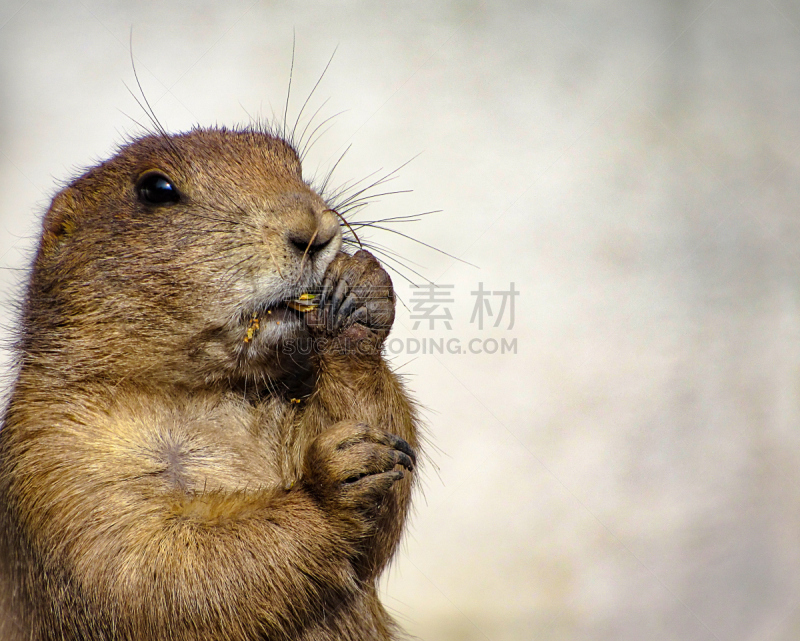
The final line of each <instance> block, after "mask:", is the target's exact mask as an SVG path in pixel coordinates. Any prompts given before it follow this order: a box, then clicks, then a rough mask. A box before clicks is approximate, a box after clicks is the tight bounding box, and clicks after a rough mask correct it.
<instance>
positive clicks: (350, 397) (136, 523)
mask: <svg viewBox="0 0 800 641" xmlns="http://www.w3.org/2000/svg"><path fill="white" fill-rule="evenodd" d="M153 170H157V171H158V172H160V173H162V174H164V175H165V176H167V177H169V178H170V179H171V181H172V182H173V184H174V185H175V186H177V188H178V190H179V191H180V193H181V201H180V202H178V203H169V204H166V205H158V206H153V205H152V204H147V203H144V202H143V201H142V198H141V195H140V193H139V192H138V191H137V181H139V180H140V177H142V176H143V175H145V174H147V172H149V171H153ZM304 244H305V245H306V250H305V251H301V249H302V245H304ZM340 247H341V230H340V226H339V221H338V218H337V217H336V214H335V213H334V212H332V211H331V210H329V209H328V206H327V205H326V203H325V202H324V201H323V199H322V198H321V197H320V196H319V195H317V194H316V193H315V192H314V191H313V190H312V189H311V188H310V187H309V186H308V185H307V184H306V183H305V182H304V181H303V178H302V175H301V170H300V164H299V161H298V159H297V155H296V153H295V152H294V150H293V149H292V148H291V147H290V146H289V145H288V144H287V143H285V142H284V141H282V140H280V139H279V138H277V137H274V136H272V135H270V134H267V133H262V132H258V131H230V130H224V129H220V130H195V131H193V132H191V133H188V134H181V135H176V136H170V137H167V136H155V135H154V136H148V137H145V138H142V139H139V140H136V141H134V142H132V143H130V144H128V145H126V146H125V147H123V148H122V149H121V150H120V151H119V153H118V154H117V155H116V156H114V157H113V158H111V159H110V160H108V161H106V162H104V163H102V164H100V165H99V166H97V167H95V168H93V169H91V170H89V171H88V172H86V173H85V174H84V175H83V176H81V177H80V178H78V179H77V180H75V181H74V182H72V183H71V184H70V185H69V186H67V187H66V188H65V189H64V190H63V191H61V193H59V194H58V195H57V196H56V197H55V198H54V200H53V203H52V206H51V208H50V210H49V211H48V213H47V215H46V217H45V221H44V229H43V235H42V239H41V243H40V247H39V250H38V253H37V255H36V258H35V261H34V265H33V269H32V274H31V279H30V284H29V288H28V292H27V296H26V298H25V301H24V303H23V308H22V313H21V322H20V334H19V341H18V376H17V380H16V382H15V385H14V388H13V390H12V394H11V398H10V402H9V405H8V408H7V411H6V415H5V419H4V424H3V427H2V430H1V431H0V571H2V576H1V577H0V581H1V582H2V583H0V638H2V639H3V640H6V639H9V640H22V639H26V640H27V639H33V640H38V641H44V640H47V639H59V640H76V641H77V640H94V639H97V640H99V639H103V640H112V639H113V640H117V639H119V640H122V639H126V640H128V639H129V640H133V639H136V640H141V641H146V640H156V639H158V640H163V639H173V640H175V641H188V640H195V639H197V640H199V639H205V640H211V639H220V640H222V639H225V640H226V641H240V640H241V641H245V640H253V639H303V640H307V641H311V640H323V639H341V640H344V639H347V640H356V639H358V640H361V639H392V638H396V634H397V633H396V631H395V626H394V623H393V622H392V620H391V619H390V617H389V616H388V615H387V614H386V612H385V611H384V609H383V607H382V606H381V604H380V602H379V600H378V597H377V594H376V588H375V581H376V579H377V577H378V576H379V575H380V573H381V571H382V570H383V569H384V568H385V566H386V564H387V562H388V561H389V559H390V558H391V556H392V554H393V552H394V550H395V549H396V547H397V544H398V541H399V538H400V534H401V530H402V527H403V522H404V520H405V517H406V513H407V510H408V506H409V495H410V492H411V488H412V477H413V476H414V475H413V474H412V473H411V471H410V470H411V469H412V468H413V459H414V454H413V451H412V450H411V449H410V448H416V447H417V445H418V443H417V436H416V428H415V417H414V411H413V408H412V405H411V404H410V402H409V400H408V398H407V397H406V395H405V393H404V391H403V389H402V387H401V385H400V383H399V382H398V380H397V378H396V377H395V376H394V375H393V374H392V372H391V371H390V370H389V368H388V367H387V365H386V363H385V362H384V360H383V359H382V357H381V352H380V348H381V345H382V343H383V341H384V339H385V338H386V335H387V334H388V331H389V328H390V327H391V324H392V321H393V318H394V295H393V293H392V291H391V281H390V279H389V277H388V275H387V274H386V273H385V272H384V271H383V269H382V268H381V267H380V265H379V264H378V263H377V261H376V260H375V259H374V258H372V256H371V255H370V254H368V253H367V252H358V253H357V254H356V255H354V256H349V255H346V254H344V253H342V252H341V251H340ZM323 284H324V286H325V288H326V289H325V291H327V292H329V293H331V292H337V291H338V293H339V294H343V295H345V296H346V297H347V301H348V303H347V304H342V306H341V308H340V309H339V311H338V312H337V311H335V308H334V307H332V306H331V305H333V303H331V304H330V305H325V306H323V307H321V308H320V309H318V310H316V311H314V312H311V313H310V314H307V315H305V316H302V315H301V314H298V313H293V312H289V311H287V310H286V309H285V308H281V307H274V306H275V305H277V304H278V303H280V302H281V301H285V300H288V299H291V298H294V297H297V296H298V295H299V294H301V293H303V292H306V291H310V290H313V289H314V288H319V287H322V286H323ZM331 295H333V294H331ZM330 300H333V299H332V298H331V299H330ZM269 307H271V308H272V309H271V310H270V311H271V312H272V313H271V314H267V308H269ZM254 316H255V317H257V318H258V319H259V321H258V323H257V326H256V327H255V328H254V325H253V323H254V321H253V320H252V319H253V317H254ZM278 321H280V323H278ZM248 330H249V331H250V336H248ZM310 339H314V340H315V343H314V344H313V349H311V350H310V352H309V350H303V349H300V348H299V346H300V345H301V344H302V342H303V341H306V342H307V341H309V340H310ZM397 437H400V438H399V439H398V438H397ZM409 445H410V448H409ZM403 468H405V470H403Z"/></svg>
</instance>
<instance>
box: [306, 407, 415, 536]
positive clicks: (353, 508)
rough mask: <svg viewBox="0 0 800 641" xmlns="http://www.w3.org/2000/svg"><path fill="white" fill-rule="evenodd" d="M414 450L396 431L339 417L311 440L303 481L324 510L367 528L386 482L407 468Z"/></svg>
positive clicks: (387, 485)
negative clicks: (391, 431) (328, 427)
mask: <svg viewBox="0 0 800 641" xmlns="http://www.w3.org/2000/svg"><path fill="white" fill-rule="evenodd" d="M416 460H417V457H416V454H415V452H414V450H413V449H412V448H411V446H410V445H409V444H408V443H407V442H406V441H404V440H403V439H402V438H400V437H399V436H395V435H394V434H390V433H389V432H386V431H384V430H381V429H377V428H374V427H370V426H369V425H367V424H365V423H357V422H352V421H348V422H343V423H339V424H337V425H335V426H334V427H332V428H330V429H328V430H326V431H324V432H323V433H322V434H320V435H319V436H317V438H315V439H314V441H312V443H311V445H310V446H309V449H308V451H307V452H306V456H305V461H304V465H303V482H304V483H305V485H306V486H307V488H308V490H309V492H311V494H312V495H314V496H315V497H316V498H317V500H319V502H320V503H321V504H322V506H323V507H324V508H325V509H327V510H328V511H329V512H332V513H334V514H335V515H338V516H340V517H341V518H343V519H344V520H347V521H351V522H356V523H359V524H360V527H356V529H357V530H362V531H361V534H368V533H369V529H370V527H371V526H372V525H374V522H375V519H376V518H377V515H378V513H379V511H380V508H381V505H382V504H383V499H384V497H385V496H386V495H387V494H388V493H389V491H390V490H391V488H392V486H393V485H394V484H395V483H396V482H397V481H399V480H400V479H402V478H403V477H404V471H403V469H405V470H407V471H408V472H411V471H412V470H413V469H414V465H415V464H416Z"/></svg>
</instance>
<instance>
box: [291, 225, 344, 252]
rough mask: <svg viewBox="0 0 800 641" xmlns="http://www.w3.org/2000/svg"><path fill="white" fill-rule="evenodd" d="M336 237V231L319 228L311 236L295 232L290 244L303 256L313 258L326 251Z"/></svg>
mask: <svg viewBox="0 0 800 641" xmlns="http://www.w3.org/2000/svg"><path fill="white" fill-rule="evenodd" d="M335 235H336V232H335V231H331V230H323V229H320V228H319V227H317V228H316V229H315V230H314V231H313V232H312V233H311V234H307V233H297V232H294V233H292V234H290V235H289V242H290V243H291V244H292V246H293V247H295V248H296V249H297V251H299V252H300V253H302V254H307V255H309V256H313V255H314V254H316V253H317V252H320V251H322V250H323V249H325V248H326V247H327V246H328V245H329V244H330V242H331V241H332V240H333V238H334V236H335Z"/></svg>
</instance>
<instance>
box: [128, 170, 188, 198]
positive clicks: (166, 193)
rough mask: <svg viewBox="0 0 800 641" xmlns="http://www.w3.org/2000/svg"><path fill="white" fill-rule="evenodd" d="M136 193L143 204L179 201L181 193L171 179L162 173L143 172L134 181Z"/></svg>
mask: <svg viewBox="0 0 800 641" xmlns="http://www.w3.org/2000/svg"><path fill="white" fill-rule="evenodd" d="M136 194H137V196H139V200H140V201H142V202H143V203H144V204H145V205H171V204H173V203H177V202H180V200H181V195H180V193H179V192H178V188H177V187H175V185H173V184H172V181H171V180H170V179H169V178H167V177H166V176H165V175H163V174H158V173H150V174H145V175H144V176H142V177H141V178H140V179H139V182H138V183H136Z"/></svg>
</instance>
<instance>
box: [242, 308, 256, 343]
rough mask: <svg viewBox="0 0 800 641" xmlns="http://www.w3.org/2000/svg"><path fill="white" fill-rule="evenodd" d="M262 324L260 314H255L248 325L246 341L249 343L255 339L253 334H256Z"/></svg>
mask: <svg viewBox="0 0 800 641" xmlns="http://www.w3.org/2000/svg"><path fill="white" fill-rule="evenodd" d="M259 326H260V320H259V318H258V316H256V315H255V314H253V317H252V318H251V319H250V324H249V325H248V326H247V335H246V336H245V337H244V342H245V343H249V342H250V341H252V340H253V336H255V335H256V332H257V331H258V329H259Z"/></svg>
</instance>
